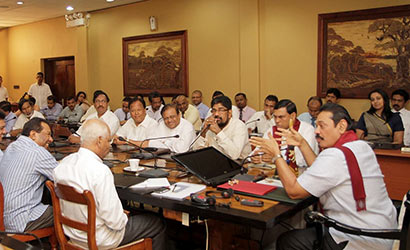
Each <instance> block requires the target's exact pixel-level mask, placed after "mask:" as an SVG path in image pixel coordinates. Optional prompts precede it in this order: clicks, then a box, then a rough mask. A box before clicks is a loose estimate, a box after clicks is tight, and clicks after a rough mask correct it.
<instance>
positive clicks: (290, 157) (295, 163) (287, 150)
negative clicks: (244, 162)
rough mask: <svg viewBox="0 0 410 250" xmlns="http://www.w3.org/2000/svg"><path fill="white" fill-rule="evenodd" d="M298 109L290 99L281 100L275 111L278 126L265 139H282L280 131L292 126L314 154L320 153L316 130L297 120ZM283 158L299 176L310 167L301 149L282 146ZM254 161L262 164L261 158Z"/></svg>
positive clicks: (270, 130) (268, 131)
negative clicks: (277, 132)
mask: <svg viewBox="0 0 410 250" xmlns="http://www.w3.org/2000/svg"><path fill="white" fill-rule="evenodd" d="M296 115H297V109H296V105H295V103H294V102H292V101H291V100H289V99H283V100H280V101H279V102H278V103H277V104H276V105H275V110H274V111H273V116H274V119H275V123H276V125H275V126H273V127H272V129H269V130H267V131H266V132H265V134H264V136H263V137H264V138H269V136H268V134H269V133H270V134H272V136H273V137H275V138H278V139H279V138H281V136H279V135H277V134H276V131H278V130H279V129H289V128H290V126H292V128H293V129H294V130H296V131H298V132H299V133H300V134H301V135H302V137H303V138H305V140H306V141H307V142H308V144H309V146H310V147H311V148H312V150H313V152H315V153H316V154H317V153H319V147H318V145H317V142H316V139H315V129H314V128H313V127H312V125H310V124H309V123H307V122H303V121H299V120H298V119H296ZM281 154H282V157H283V158H284V159H285V160H286V161H287V162H288V164H289V166H291V168H292V170H293V171H294V174H295V175H296V176H299V175H300V174H301V173H302V172H303V171H304V170H305V169H306V167H308V166H309V165H308V164H307V163H306V161H305V159H304V158H303V154H302V152H301V151H300V148H299V147H294V146H288V145H282V146H281ZM262 158H263V159H265V160H266V159H269V158H272V156H270V155H263V157H262ZM252 161H253V162H254V163H259V162H260V157H253V158H252Z"/></svg>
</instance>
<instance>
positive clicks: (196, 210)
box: [50, 145, 317, 249]
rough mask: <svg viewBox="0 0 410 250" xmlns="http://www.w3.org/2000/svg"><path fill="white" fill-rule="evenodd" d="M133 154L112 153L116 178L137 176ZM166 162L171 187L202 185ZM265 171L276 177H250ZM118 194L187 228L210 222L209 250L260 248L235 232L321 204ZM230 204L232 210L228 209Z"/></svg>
mask: <svg viewBox="0 0 410 250" xmlns="http://www.w3.org/2000/svg"><path fill="white" fill-rule="evenodd" d="M77 150H78V146H76V145H72V146H69V147H61V148H56V149H51V150H50V151H51V152H58V153H63V154H68V153H71V152H75V151H77ZM133 152H135V150H124V151H122V150H119V149H118V148H117V149H112V150H111V152H110V153H109V155H108V156H107V157H106V158H105V162H106V163H108V164H109V165H112V167H111V170H112V172H113V174H114V175H127V176H135V174H134V173H129V172H127V171H124V168H125V167H127V166H128V163H127V159H128V158H129V157H130V155H131V153H133ZM160 157H161V156H160ZM166 158H167V163H166V167H165V168H161V169H163V170H165V171H167V172H168V173H169V176H168V177H167V178H168V180H169V182H170V183H176V182H180V181H183V182H190V183H201V181H200V180H199V179H198V178H197V177H195V176H193V175H188V176H186V177H182V178H179V177H178V176H179V175H180V174H181V173H182V172H183V171H184V169H183V168H182V167H181V166H177V164H176V163H175V162H173V161H171V160H170V159H169V157H166ZM153 161H154V160H142V161H141V162H140V165H141V166H144V165H145V166H146V169H148V168H149V167H147V166H148V165H153ZM261 171H263V172H264V174H266V175H267V176H270V175H273V174H274V171H272V170H266V169H265V170H261V169H259V168H252V169H250V170H249V172H248V174H251V175H257V174H259V173H260V172H261ZM210 190H212V191H215V190H216V189H215V188H213V187H210V186H207V187H206V189H205V190H204V191H202V192H201V193H200V194H204V193H205V191H210ZM117 192H118V195H119V197H120V199H121V200H123V201H131V202H134V203H137V205H134V206H136V207H141V206H142V207H144V206H149V207H150V208H152V207H154V208H160V211H161V213H162V215H163V216H164V217H165V218H167V219H172V220H176V221H180V222H181V223H184V224H186V225H189V224H190V223H193V222H194V221H195V222H197V221H198V220H199V221H200V222H201V223H202V222H203V220H207V223H208V227H209V233H210V235H209V245H210V247H209V249H227V248H228V247H231V246H233V245H236V246H237V247H239V246H240V245H241V244H242V245H244V246H246V247H245V249H246V248H248V246H254V247H258V246H259V245H258V244H259V243H258V242H248V241H247V240H244V239H243V238H241V237H239V238H238V237H236V238H235V236H234V235H233V234H234V233H233V232H236V233H237V232H238V231H243V230H244V229H246V230H249V229H250V228H253V229H258V230H261V231H265V230H269V229H271V228H273V227H274V226H275V225H277V224H278V223H280V222H281V221H283V220H286V219H288V218H290V217H292V216H293V215H295V214H296V213H297V212H299V211H301V210H303V209H304V208H307V207H309V206H310V205H312V204H314V203H316V202H317V198H315V197H308V198H306V199H303V200H300V201H298V202H296V203H295V204H291V203H287V202H279V201H274V200H269V199H262V198H253V197H249V196H246V195H241V194H239V195H238V196H239V198H240V199H242V198H248V199H249V198H250V199H257V200H261V201H263V202H264V205H263V207H250V206H244V205H241V204H240V201H237V200H236V199H235V198H234V197H231V198H229V199H217V204H216V206H210V207H207V206H200V205H197V204H195V203H192V202H191V201H190V199H189V197H187V198H186V199H184V200H182V201H179V200H171V199H166V198H159V197H155V196H153V195H151V194H150V193H147V192H145V191H141V190H134V189H131V188H120V187H117ZM229 202H230V207H229V208H228V207H226V206H224V205H225V204H227V203H229ZM195 222H194V223H195ZM235 241H236V242H235ZM252 244H253V245H252ZM251 248H252V247H251Z"/></svg>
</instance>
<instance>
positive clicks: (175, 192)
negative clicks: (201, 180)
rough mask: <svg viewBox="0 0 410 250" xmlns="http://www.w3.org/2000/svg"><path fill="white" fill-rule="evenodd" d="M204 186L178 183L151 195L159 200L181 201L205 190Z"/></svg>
mask: <svg viewBox="0 0 410 250" xmlns="http://www.w3.org/2000/svg"><path fill="white" fill-rule="evenodd" d="M205 187H206V186H205V185H202V184H194V183H188V182H178V183H175V184H174V185H171V186H170V187H169V189H166V190H162V191H159V192H153V193H152V195H153V196H156V197H161V198H167V199H172V200H183V199H184V198H185V197H187V196H189V195H190V194H192V193H197V192H200V191H202V190H204V189H205Z"/></svg>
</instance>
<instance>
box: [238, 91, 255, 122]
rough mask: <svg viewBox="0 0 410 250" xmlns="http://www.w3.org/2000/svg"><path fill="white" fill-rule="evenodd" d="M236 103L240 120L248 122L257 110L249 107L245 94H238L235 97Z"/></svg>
mask: <svg viewBox="0 0 410 250" xmlns="http://www.w3.org/2000/svg"><path fill="white" fill-rule="evenodd" d="M235 103H236V106H237V107H238V109H239V120H241V121H243V122H247V121H248V120H249V118H251V116H252V115H253V114H255V112H256V110H254V109H253V108H251V107H249V106H248V99H247V98H246V95H245V93H238V94H236V95H235Z"/></svg>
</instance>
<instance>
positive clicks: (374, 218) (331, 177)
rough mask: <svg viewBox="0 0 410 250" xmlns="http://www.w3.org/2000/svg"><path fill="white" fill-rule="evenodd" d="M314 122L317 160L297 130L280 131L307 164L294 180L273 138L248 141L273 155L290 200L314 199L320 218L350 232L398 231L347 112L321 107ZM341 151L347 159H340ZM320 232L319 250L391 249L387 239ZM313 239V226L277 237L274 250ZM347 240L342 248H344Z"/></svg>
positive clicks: (375, 168)
mask: <svg viewBox="0 0 410 250" xmlns="http://www.w3.org/2000/svg"><path fill="white" fill-rule="evenodd" d="M316 123H317V125H318V126H317V128H316V130H315V133H316V137H317V141H318V142H319V144H320V147H321V148H324V150H323V151H322V152H321V153H320V154H319V155H318V156H317V157H316V154H315V153H314V152H313V151H312V150H311V147H310V146H309V144H308V143H307V142H306V140H304V139H303V137H302V136H301V135H300V134H299V133H298V132H297V131H296V130H294V129H291V130H290V131H289V130H287V131H281V134H282V135H283V136H284V138H282V143H289V144H292V145H294V146H297V147H299V148H300V149H301V150H302V152H303V155H304V157H305V159H306V162H307V163H308V164H309V165H310V167H309V168H308V169H307V170H306V171H305V172H304V173H303V174H302V175H300V176H299V177H296V176H295V175H294V174H293V173H292V171H291V170H290V168H289V166H288V164H287V163H286V161H285V160H284V159H283V158H282V157H281V154H280V148H279V146H278V143H277V142H276V140H275V139H274V138H273V137H272V136H270V138H269V139H263V138H252V139H251V143H252V144H253V145H255V146H259V147H260V148H261V149H262V151H263V152H265V153H267V154H270V155H273V156H274V157H273V158H271V159H270V161H269V162H272V163H274V164H275V165H276V168H277V171H278V174H279V177H280V179H281V181H282V184H283V186H284V188H285V190H286V193H287V194H288V195H289V197H290V198H292V199H301V198H305V197H308V196H310V195H313V196H316V197H318V198H320V204H321V205H322V208H323V212H324V214H325V215H327V216H329V217H331V218H333V219H336V220H338V221H339V222H341V223H345V224H348V225H350V226H353V227H359V228H367V229H385V228H386V229H388V228H391V229H394V228H397V221H396V209H395V207H394V206H393V204H392V202H391V200H390V198H389V196H388V194H387V191H386V186H385V183H384V181H383V174H382V172H381V170H380V167H379V164H378V163H377V158H376V155H375V154H374V152H373V150H372V148H370V146H369V145H368V144H367V143H366V142H364V141H361V140H358V138H357V136H356V134H355V133H354V130H353V122H352V119H351V118H350V115H349V113H348V112H347V110H346V109H345V108H343V107H342V106H340V105H337V104H333V103H328V104H325V105H323V107H322V108H321V110H320V113H319V115H318V117H317V120H316ZM285 139H286V140H285ZM342 150H345V151H349V152H351V153H352V154H351V155H350V154H349V153H347V154H346V155H345V154H344V151H342ZM355 161H356V162H357V165H356V164H354V162H355ZM352 162H353V164H352ZM350 173H360V174H350ZM354 193H355V194H354ZM324 233H325V236H324V242H323V243H324V246H323V247H324V248H323V249H346V250H350V249H352V250H353V249H391V247H392V244H393V241H392V240H384V239H377V238H371V237H359V236H354V235H350V234H345V233H342V232H340V231H337V230H335V229H333V228H331V229H330V230H329V231H325V232H324ZM316 236H317V233H316V230H315V228H314V227H313V228H307V229H302V230H292V231H289V232H286V233H285V234H283V235H282V236H280V238H279V240H278V242H277V249H279V250H281V249H313V248H312V247H313V244H314V241H315V240H316ZM346 240H347V241H348V242H347V246H346V248H343V247H344V246H345V244H346V242H345V241H346Z"/></svg>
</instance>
